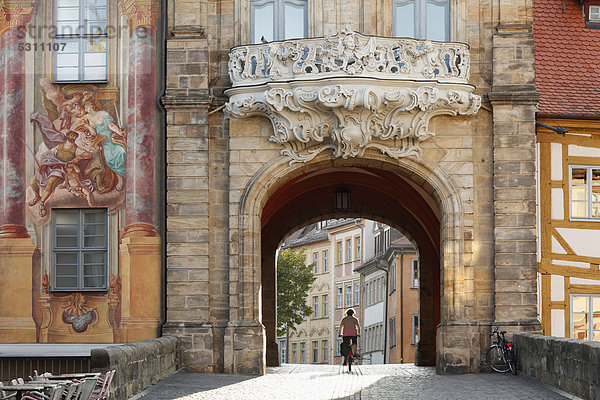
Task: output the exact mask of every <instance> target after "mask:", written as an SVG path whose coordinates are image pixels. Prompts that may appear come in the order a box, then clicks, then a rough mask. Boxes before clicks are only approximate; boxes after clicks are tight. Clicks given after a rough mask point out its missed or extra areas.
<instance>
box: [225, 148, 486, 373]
mask: <svg viewBox="0 0 600 400" xmlns="http://www.w3.org/2000/svg"><path fill="white" fill-rule="evenodd" d="M286 161H287V160H278V161H275V162H273V163H270V164H267V165H265V166H264V167H263V168H262V169H261V170H260V171H259V172H258V173H256V174H255V175H254V178H253V179H252V180H251V181H250V182H249V184H248V186H247V187H246V190H245V191H244V194H243V195H242V201H241V202H240V209H239V238H240V252H239V259H238V260H237V261H236V262H232V265H238V266H239V269H238V270H237V271H236V275H237V276H239V277H240V281H238V282H231V285H234V286H235V287H232V288H231V293H234V292H235V291H236V290H235V289H241V290H240V291H239V292H238V293H239V294H238V298H237V300H236V303H237V304H238V305H239V307H238V308H237V309H235V310H234V309H232V312H234V313H236V314H237V315H232V317H237V321H234V319H232V322H231V323H230V328H229V331H228V335H229V336H228V337H227V338H226V343H231V347H230V349H229V351H228V350H227V349H226V360H227V359H229V360H230V361H231V362H232V363H233V364H231V368H233V371H234V372H235V370H236V365H239V363H238V362H237V361H236V359H238V355H237V354H236V342H237V336H238V335H240V338H241V337H244V338H245V339H248V337H249V336H248V335H252V334H258V333H259V332H258V331H260V335H258V337H256V343H255V344H256V347H255V348H256V350H254V351H259V350H258V349H259V348H262V349H263V353H262V354H256V357H257V358H259V359H261V360H265V359H266V358H267V356H268V354H269V353H270V352H272V351H273V349H274V348H275V347H274V345H275V343H274V340H275V336H274V335H275V314H274V310H275V303H274V296H275V286H274V284H273V283H274V268H273V265H274V256H273V254H274V253H275V248H276V247H277V245H278V244H279V242H280V241H281V240H282V239H283V237H284V236H285V235H286V234H287V233H289V232H290V231H292V230H293V229H295V228H297V227H300V226H302V225H303V224H306V223H309V222H311V221H316V220H319V219H324V218H330V217H339V216H341V214H340V212H339V211H336V210H335V209H334V206H333V191H334V189H335V188H337V187H340V186H341V183H343V186H344V187H345V188H347V189H348V190H350V191H351V193H353V206H352V208H351V209H350V210H349V211H348V212H344V214H343V215H344V216H347V217H354V216H356V217H358V216H362V217H368V218H373V219H377V220H380V221H383V222H386V223H389V224H390V225H396V226H403V227H404V228H405V229H408V230H410V232H411V236H413V238H414V239H415V241H416V242H417V244H418V246H419V249H420V251H421V254H422V259H423V265H425V266H427V267H422V273H423V277H427V279H426V280H425V281H426V282H427V283H426V284H425V286H424V287H423V288H422V290H423V292H424V293H425V294H426V295H424V297H423V302H422V304H421V307H422V312H425V313H426V314H427V315H428V316H427V318H424V319H423V320H424V321H426V322H425V324H423V325H422V327H421V333H422V338H423V340H422V343H421V345H420V346H419V350H418V354H419V356H418V357H419V362H420V363H421V364H422V365H426V364H429V365H433V364H436V358H437V365H438V368H440V369H441V371H442V372H446V371H447V370H448V369H450V370H452V368H457V369H459V370H463V371H468V370H469V369H470V365H471V364H472V358H478V357H479V355H478V354H479V349H478V348H474V349H471V348H470V346H471V345H467V347H468V348H465V347H464V345H462V344H461V345H460V346H459V348H453V346H447V345H445V343H446V342H445V341H444V340H443V336H444V335H445V331H446V326H465V327H468V326H470V325H472V324H471V323H469V322H468V321H466V320H465V313H464V305H465V304H468V303H469V301H470V300H469V299H468V298H467V297H468V296H469V294H467V293H464V290H463V288H464V285H465V283H464V277H465V276H466V274H465V273H464V271H463V267H464V265H463V263H462V259H463V254H462V253H461V250H462V249H464V243H463V241H464V232H463V227H462V220H463V217H464V215H463V213H464V212H463V210H462V208H461V199H460V196H459V191H458V190H457V188H456V186H455V185H454V184H453V178H452V177H450V176H448V174H446V173H445V172H444V171H443V170H442V169H441V168H439V167H437V166H433V167H432V166H428V165H427V164H426V163H423V162H417V161H415V160H412V159H401V160H390V159H389V158H386V157H385V156H383V155H380V154H376V153H375V152H367V154H365V156H364V157H362V158H357V159H351V160H344V159H336V160H332V159H330V158H328V157H324V156H321V157H317V158H315V159H314V160H312V161H311V162H309V163H305V164H302V165H299V164H292V165H289V164H288V163H287V162H286ZM308 205H310V206H308ZM438 324H439V327H438ZM263 327H264V328H263ZM262 329H265V330H264V331H263V330H262ZM436 329H437V332H436ZM468 330H469V329H466V331H468ZM250 332H251V333H250ZM463 333H464V334H465V336H466V337H468V336H469V335H470V333H468V332H463ZM436 335H437V337H438V339H437V341H436ZM440 335H441V339H442V340H441V341H440ZM436 342H437V351H436V350H435V346H436ZM477 346H478V344H477ZM472 353H477V356H476V357H475V356H474V355H472ZM245 354H246V355H247V353H246V352H245ZM228 355H229V357H228ZM448 360H450V362H448Z"/></svg>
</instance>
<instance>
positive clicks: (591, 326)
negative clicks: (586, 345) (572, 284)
mask: <svg viewBox="0 0 600 400" xmlns="http://www.w3.org/2000/svg"><path fill="white" fill-rule="evenodd" d="M574 297H586V298H587V302H588V304H587V306H588V311H587V313H586V314H587V320H588V322H587V324H588V326H587V328H586V329H585V332H586V334H587V339H579V340H589V341H594V332H598V336H600V329H594V314H596V315H600V310H598V311H597V312H596V313H594V309H593V307H594V298H598V299H600V294H594V293H571V296H570V299H569V300H570V305H569V306H570V308H569V309H570V310H571V313H570V314H571V315H570V318H571V323H570V331H569V337H571V338H574V339H576V338H575V337H574V331H575V328H574V321H573V320H574V318H573V316H574V314H576V313H575V312H574V311H573V309H574V308H573V298H574ZM577 314H580V313H577ZM578 331H583V329H578Z"/></svg>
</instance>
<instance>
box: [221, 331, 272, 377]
mask: <svg viewBox="0 0 600 400" xmlns="http://www.w3.org/2000/svg"><path fill="white" fill-rule="evenodd" d="M266 338H267V335H266V331H265V327H264V326H263V324H261V323H260V322H258V321H235V322H230V323H229V324H228V326H227V329H226V330H225V372H226V373H231V374H241V375H264V374H265V372H266V354H265V348H266Z"/></svg>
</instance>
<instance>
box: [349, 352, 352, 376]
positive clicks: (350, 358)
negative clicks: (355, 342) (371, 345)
mask: <svg viewBox="0 0 600 400" xmlns="http://www.w3.org/2000/svg"><path fill="white" fill-rule="evenodd" d="M352 361H353V360H352V353H350V354H348V372H352Z"/></svg>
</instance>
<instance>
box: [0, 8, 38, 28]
mask: <svg viewBox="0 0 600 400" xmlns="http://www.w3.org/2000/svg"><path fill="white" fill-rule="evenodd" d="M36 4H37V2H36V1H32V0H0V35H1V34H3V33H4V32H6V31H7V30H9V29H22V30H25V27H26V26H27V24H28V23H29V21H31V14H32V13H33V11H34V10H35V5H36Z"/></svg>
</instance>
